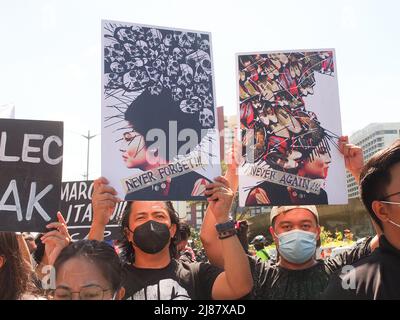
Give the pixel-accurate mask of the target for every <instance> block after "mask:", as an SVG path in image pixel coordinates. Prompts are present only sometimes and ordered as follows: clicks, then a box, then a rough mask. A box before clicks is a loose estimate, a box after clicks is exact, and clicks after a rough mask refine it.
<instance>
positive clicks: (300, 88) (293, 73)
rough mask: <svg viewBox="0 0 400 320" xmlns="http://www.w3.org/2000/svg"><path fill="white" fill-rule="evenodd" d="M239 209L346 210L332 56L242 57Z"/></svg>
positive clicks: (315, 53)
mask: <svg viewBox="0 0 400 320" xmlns="http://www.w3.org/2000/svg"><path fill="white" fill-rule="evenodd" d="M237 63H238V64H237V65H238V77H237V78H238V88H239V90H238V94H239V108H240V110H239V117H240V128H241V130H240V131H241V141H242V156H243V158H242V163H241V166H240V169H239V172H240V192H239V198H240V200H239V202H240V205H242V206H243V205H246V206H259V205H290V204H332V203H337V204H339V203H345V202H347V189H346V180H345V169H344V161H343V159H342V157H341V155H340V153H339V151H338V138H339V136H340V135H341V120H340V108H339V95H338V85H337V77H336V68H335V56H334V50H329V49H328V50H314V51H291V52H272V53H254V54H239V55H237Z"/></svg>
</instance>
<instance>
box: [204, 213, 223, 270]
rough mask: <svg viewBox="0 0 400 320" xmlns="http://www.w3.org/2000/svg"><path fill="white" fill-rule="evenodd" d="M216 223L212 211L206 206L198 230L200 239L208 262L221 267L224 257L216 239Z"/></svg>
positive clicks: (219, 243)
mask: <svg viewBox="0 0 400 320" xmlns="http://www.w3.org/2000/svg"><path fill="white" fill-rule="evenodd" d="M216 223H217V222H216V220H215V217H214V215H213V213H212V212H211V210H210V209H209V208H207V210H206V215H205V217H204V221H203V224H202V226H201V230H200V239H201V242H202V244H203V247H204V250H205V251H206V255H207V258H208V260H209V261H210V263H211V264H213V265H215V266H217V267H220V268H223V266H224V258H223V256H222V247H221V241H220V240H219V239H218V233H217V230H216V229H215V224H216Z"/></svg>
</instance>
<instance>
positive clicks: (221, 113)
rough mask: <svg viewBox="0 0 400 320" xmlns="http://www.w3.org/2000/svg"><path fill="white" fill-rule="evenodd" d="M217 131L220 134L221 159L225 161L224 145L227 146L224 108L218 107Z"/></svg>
mask: <svg viewBox="0 0 400 320" xmlns="http://www.w3.org/2000/svg"><path fill="white" fill-rule="evenodd" d="M217 119H218V122H217V129H218V133H219V156H220V159H221V160H222V159H224V145H225V136H224V132H225V130H224V129H225V125H224V124H225V117H224V107H223V106H220V107H217Z"/></svg>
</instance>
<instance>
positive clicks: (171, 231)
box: [169, 223, 176, 238]
mask: <svg viewBox="0 0 400 320" xmlns="http://www.w3.org/2000/svg"><path fill="white" fill-rule="evenodd" d="M169 234H170V235H171V238H173V237H175V234H176V224H175V223H173V224H172V226H171V228H170V229H169Z"/></svg>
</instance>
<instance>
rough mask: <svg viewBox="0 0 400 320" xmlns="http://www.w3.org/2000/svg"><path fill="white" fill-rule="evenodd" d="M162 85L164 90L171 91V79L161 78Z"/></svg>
mask: <svg viewBox="0 0 400 320" xmlns="http://www.w3.org/2000/svg"><path fill="white" fill-rule="evenodd" d="M162 84H163V86H164V87H165V88H168V89H171V79H170V77H162Z"/></svg>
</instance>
